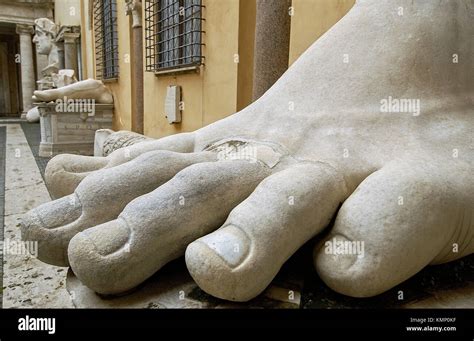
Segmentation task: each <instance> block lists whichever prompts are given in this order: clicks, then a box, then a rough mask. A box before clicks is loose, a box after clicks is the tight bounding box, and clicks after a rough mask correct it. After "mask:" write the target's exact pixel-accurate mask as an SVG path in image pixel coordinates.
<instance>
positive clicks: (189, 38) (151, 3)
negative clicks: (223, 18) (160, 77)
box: [145, 0, 204, 72]
mask: <svg viewBox="0 0 474 341" xmlns="http://www.w3.org/2000/svg"><path fill="white" fill-rule="evenodd" d="M203 8H204V6H203V5H202V1H201V0H146V1H145V43H146V44H145V49H146V71H151V72H160V71H165V70H173V69H182V68H189V67H193V66H194V67H197V66H199V65H202V64H203V61H204V56H203V55H202V46H203V45H204V44H203V43H202V33H204V32H203V30H202V26H203V21H204V19H203V17H202V12H203V11H202V9H203Z"/></svg>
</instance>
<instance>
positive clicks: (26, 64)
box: [16, 24, 36, 118]
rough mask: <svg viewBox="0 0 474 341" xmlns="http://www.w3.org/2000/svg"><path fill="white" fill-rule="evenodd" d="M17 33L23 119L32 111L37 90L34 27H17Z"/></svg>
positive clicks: (21, 25)
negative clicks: (18, 38) (34, 93)
mask: <svg viewBox="0 0 474 341" xmlns="http://www.w3.org/2000/svg"><path fill="white" fill-rule="evenodd" d="M16 33H17V34H18V35H19V36H20V57H21V62H20V68H21V94H22V100H23V111H22V113H21V118H25V117H26V113H27V112H28V110H30V109H31V107H32V103H33V100H32V99H31V97H32V96H33V91H34V90H35V81H36V79H35V67H34V60H33V42H32V37H31V35H32V34H33V33H34V28H33V26H32V25H25V24H18V25H16Z"/></svg>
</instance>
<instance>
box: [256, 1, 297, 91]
mask: <svg viewBox="0 0 474 341" xmlns="http://www.w3.org/2000/svg"><path fill="white" fill-rule="evenodd" d="M290 5H291V1H289V0H257V17H256V26H255V47H254V74H253V100H256V99H258V98H259V97H260V96H262V95H263V94H264V93H265V91H267V90H268V89H269V88H270V87H271V86H272V85H273V84H274V83H275V82H276V81H277V80H278V78H280V76H281V75H282V74H283V73H284V72H285V71H286V69H288V56H289V50H290V23H291V20H290V15H289V8H290Z"/></svg>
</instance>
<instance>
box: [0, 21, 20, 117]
mask: <svg viewBox="0 0 474 341" xmlns="http://www.w3.org/2000/svg"><path fill="white" fill-rule="evenodd" d="M18 51H19V39H18V35H17V34H16V32H15V25H9V24H2V23H0V116H3V117H19V116H20V112H21V100H20V95H21V93H20V79H19V76H20V70H19V63H17V60H19V52H18Z"/></svg>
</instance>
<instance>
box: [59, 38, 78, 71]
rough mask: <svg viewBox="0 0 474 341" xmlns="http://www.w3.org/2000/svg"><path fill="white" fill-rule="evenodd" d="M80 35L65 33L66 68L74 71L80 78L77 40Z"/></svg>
mask: <svg viewBox="0 0 474 341" xmlns="http://www.w3.org/2000/svg"><path fill="white" fill-rule="evenodd" d="M79 37H80V33H72V32H65V33H64V35H63V38H64V67H65V68H66V69H71V70H74V74H75V76H76V77H77V78H79V70H78V69H77V38H79Z"/></svg>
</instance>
